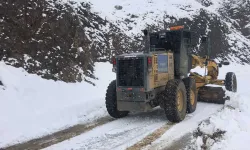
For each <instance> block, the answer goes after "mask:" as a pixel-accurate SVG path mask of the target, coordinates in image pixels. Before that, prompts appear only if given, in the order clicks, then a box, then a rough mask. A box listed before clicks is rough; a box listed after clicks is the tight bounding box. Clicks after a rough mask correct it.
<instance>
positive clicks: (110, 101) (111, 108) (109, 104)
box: [106, 80, 129, 118]
mask: <svg viewBox="0 0 250 150" xmlns="http://www.w3.org/2000/svg"><path fill="white" fill-rule="evenodd" d="M106 108H107V111H108V113H109V115H110V116H111V117H113V118H122V117H126V116H127V115H128V113H129V112H128V111H119V110H118V109H117V98H116V80H114V81H112V82H111V83H110V84H109V86H108V89H107V92H106Z"/></svg>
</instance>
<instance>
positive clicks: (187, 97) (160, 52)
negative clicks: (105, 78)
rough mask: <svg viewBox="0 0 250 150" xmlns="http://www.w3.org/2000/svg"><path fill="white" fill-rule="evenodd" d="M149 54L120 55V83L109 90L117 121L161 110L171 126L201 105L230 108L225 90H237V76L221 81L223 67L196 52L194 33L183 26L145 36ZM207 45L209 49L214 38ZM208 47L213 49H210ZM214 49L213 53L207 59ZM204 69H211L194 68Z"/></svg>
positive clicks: (117, 67) (116, 65) (117, 59)
mask: <svg viewBox="0 0 250 150" xmlns="http://www.w3.org/2000/svg"><path fill="white" fill-rule="evenodd" d="M144 34H145V37H146V39H147V40H146V41H147V42H146V44H147V46H146V47H147V49H146V50H145V51H144V52H141V53H130V54H122V55H119V56H116V57H115V58H114V59H113V71H114V72H115V73H116V80H114V81H112V82H111V83H110V85H109V86H108V89H107V93H106V108H107V111H108V113H109V114H110V115H111V116H112V117H114V118H121V117H125V116H127V115H128V113H129V112H146V111H149V110H151V109H152V108H154V107H157V106H160V107H161V108H163V109H164V111H165V114H166V117H167V119H168V120H169V121H171V122H180V121H182V120H183V119H184V118H185V116H186V114H187V113H192V112H194V111H195V110H196V106H197V100H199V101H206V102H213V103H220V104H221V103H222V104H223V103H224V102H225V100H226V99H227V98H226V97H225V94H224V93H225V91H224V90H223V88H222V87H212V86H208V85H210V84H214V85H219V86H225V87H226V89H227V90H229V91H232V92H236V91H237V80H236V76H235V74H234V73H233V72H229V73H227V74H226V78H225V79H218V74H219V66H221V65H222V64H224V65H228V63H227V62H222V63H219V64H217V63H216V62H215V61H214V60H211V59H210V58H209V55H206V56H204V57H201V56H197V55H194V54H192V53H191V50H192V49H191V47H192V42H191V41H192V36H191V34H192V33H191V32H190V31H188V30H184V28H183V26H177V27H172V28H170V30H167V31H161V32H154V33H149V32H148V31H147V30H145V31H144ZM201 41H202V43H203V44H206V43H208V44H209V39H208V38H204V37H203V38H202V40H201ZM208 44H207V45H208ZM208 52H209V49H207V54H209V53H208ZM197 66H200V67H202V68H204V69H205V70H206V75H204V76H202V75H200V74H198V73H195V72H190V71H191V69H193V68H195V67H197Z"/></svg>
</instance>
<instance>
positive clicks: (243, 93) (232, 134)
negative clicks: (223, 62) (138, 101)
mask: <svg viewBox="0 0 250 150" xmlns="http://www.w3.org/2000/svg"><path fill="white" fill-rule="evenodd" d="M195 71H199V73H201V72H202V69H201V68H196V69H195ZM231 71H233V72H235V74H236V77H237V82H238V92H237V93H230V92H227V93H226V94H227V95H230V97H231V99H230V101H226V104H225V106H224V105H216V104H215V105H214V106H213V107H212V108H210V105H207V104H206V103H204V106H200V104H203V103H198V106H197V110H196V111H195V112H194V114H192V115H193V116H192V118H190V119H186V120H184V121H183V122H181V123H178V124H177V125H175V126H174V127H172V128H171V129H170V130H168V131H167V132H166V133H165V134H163V135H162V137H161V138H159V139H158V140H156V141H155V142H153V143H152V144H151V145H149V146H147V147H146V148H145V149H162V148H165V147H166V146H168V145H170V144H171V143H172V142H174V141H175V140H178V139H179V138H181V137H182V136H184V135H186V134H188V133H192V132H193V131H194V130H196V129H197V127H198V125H199V124H200V123H201V122H202V121H204V120H206V119H207V118H209V117H207V116H211V117H210V118H209V121H210V123H209V124H208V123H206V121H204V122H202V124H201V125H200V126H199V127H200V128H201V130H202V131H203V132H204V133H207V134H209V135H212V133H214V132H215V131H216V130H217V129H220V130H222V131H224V130H225V131H226V134H225V137H224V140H223V141H221V142H219V143H216V142H215V143H214V144H211V145H213V146H211V149H214V150H215V149H221V150H231V149H232V150H233V149H234V150H235V149H246V148H247V149H248V147H247V146H248V145H247V144H246V143H248V142H250V140H249V137H250V129H249V125H250V109H249V108H250V101H249V98H250V90H249V88H248V84H245V83H249V82H250V79H249V78H248V76H249V74H250V66H249V65H245V66H243V65H239V64H231V65H229V66H224V67H223V68H222V69H221V70H220V74H219V78H221V79H224V78H225V74H226V73H227V72H231ZM206 106H207V107H208V108H207V109H209V110H210V111H208V112H207V111H206V110H205V109H206ZM219 106H221V107H219ZM232 108H233V109H232ZM199 109H202V111H203V112H202V111H200V110H199ZM204 115H205V116H204ZM206 117H207V118H206ZM211 140H212V139H210V141H209V142H210V143H211V142H212V141H211ZM212 143H213V142H212ZM193 144H194V146H193V148H194V149H199V148H200V147H201V145H202V144H203V142H202V139H201V137H198V138H196V139H195V141H194V143H193Z"/></svg>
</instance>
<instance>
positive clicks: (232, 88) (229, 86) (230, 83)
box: [225, 72, 237, 92]
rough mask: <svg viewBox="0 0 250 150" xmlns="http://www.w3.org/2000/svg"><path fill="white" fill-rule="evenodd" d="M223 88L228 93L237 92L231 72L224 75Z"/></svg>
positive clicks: (234, 77) (234, 78)
mask: <svg viewBox="0 0 250 150" xmlns="http://www.w3.org/2000/svg"><path fill="white" fill-rule="evenodd" d="M225 87H226V89H227V90H228V91H231V92H237V78H236V75H235V74H234V73H233V72H228V73H227V74H226V79H225Z"/></svg>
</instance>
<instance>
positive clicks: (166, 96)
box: [163, 79, 187, 122]
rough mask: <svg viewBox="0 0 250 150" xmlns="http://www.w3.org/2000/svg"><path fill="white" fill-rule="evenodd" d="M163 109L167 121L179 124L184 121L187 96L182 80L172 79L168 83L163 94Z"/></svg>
mask: <svg viewBox="0 0 250 150" xmlns="http://www.w3.org/2000/svg"><path fill="white" fill-rule="evenodd" d="M163 107H164V111H165V114H166V117H167V119H168V120H169V121H171V122H180V121H182V120H184V119H185V117H186V111H187V95H186V88H185V85H184V83H183V82H182V80H179V79H173V80H170V81H168V83H167V85H166V89H165V91H164V92H163Z"/></svg>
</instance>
